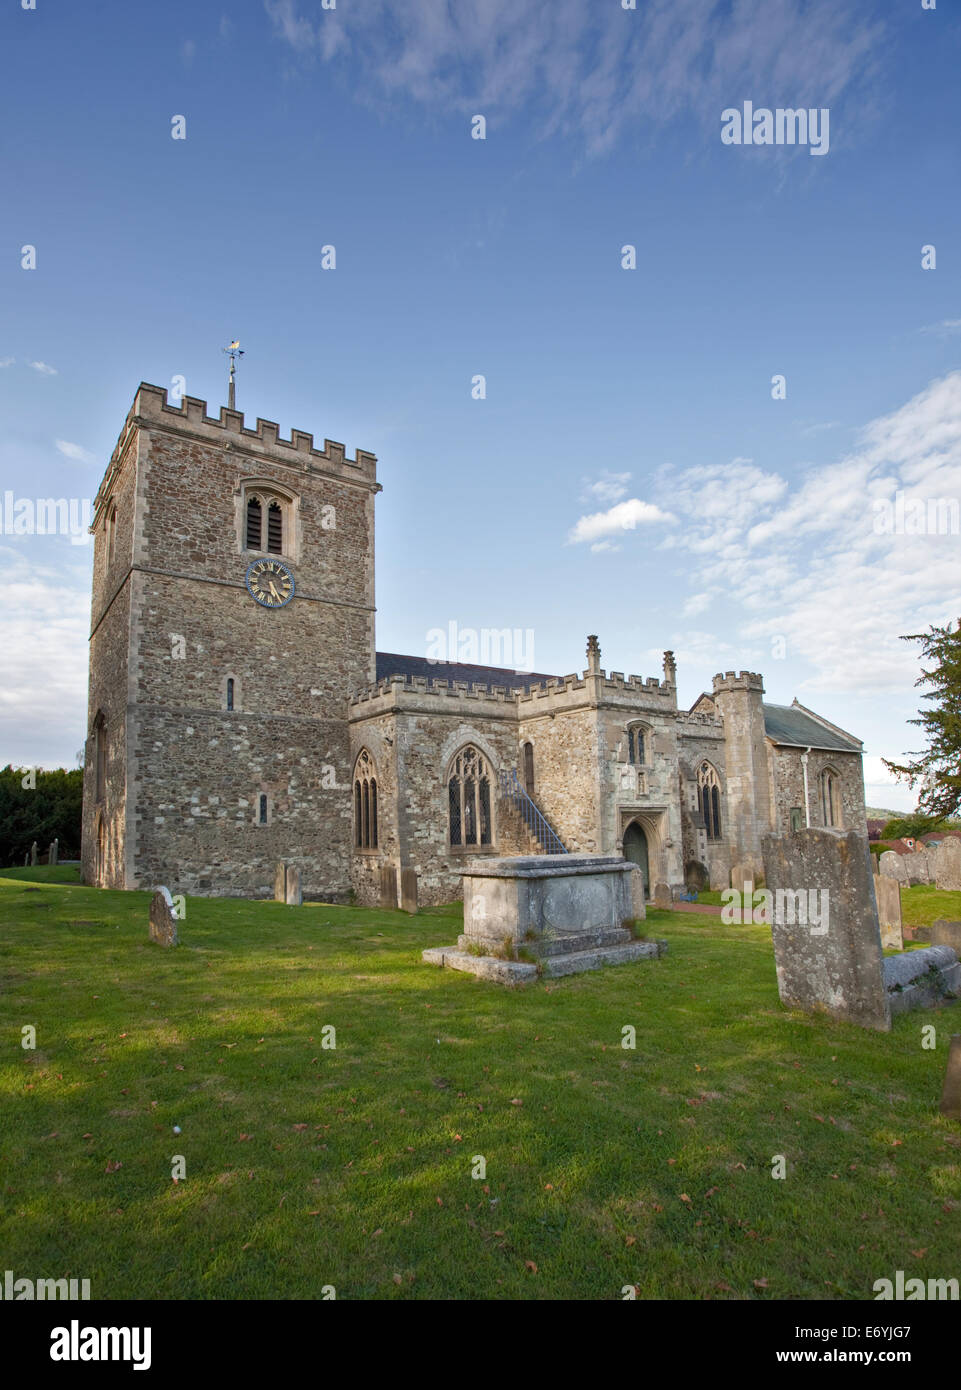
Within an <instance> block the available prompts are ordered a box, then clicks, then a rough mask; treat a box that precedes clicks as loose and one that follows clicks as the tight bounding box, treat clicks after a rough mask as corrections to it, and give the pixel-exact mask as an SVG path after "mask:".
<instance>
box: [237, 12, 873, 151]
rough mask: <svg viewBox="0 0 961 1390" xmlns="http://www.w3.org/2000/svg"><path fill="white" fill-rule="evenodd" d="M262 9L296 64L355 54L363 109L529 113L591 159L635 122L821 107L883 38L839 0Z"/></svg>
mask: <svg viewBox="0 0 961 1390" xmlns="http://www.w3.org/2000/svg"><path fill="white" fill-rule="evenodd" d="M265 9H266V11H267V14H268V15H269V16H270V19H271V20H272V22H273V26H274V32H275V33H276V35H277V36H278V37H279V38H280V39H282V40H283V41H284V42H285V43H287V44H288V45H289V46H290V47H291V48H292V49H293V50H294V51H295V52H296V53H297V54H298V55H299V56H301V57H302V58H305V59H313V58H315V57H319V58H320V59H321V60H322V61H327V60H329V59H331V58H333V57H334V56H335V55H340V54H344V55H346V54H348V53H349V54H350V55H351V56H352V57H353V58H355V59H356V60H357V61H358V63H359V65H360V66H361V67H362V69H363V71H364V74H365V79H366V80H365V84H364V97H365V98H367V99H369V97H370V95H371V93H372V92H373V91H377V92H379V94H380V95H381V96H385V97H388V98H390V97H393V96H398V95H406V96H409V97H412V98H413V99H414V100H416V101H420V102H423V103H424V104H425V105H426V104H431V105H436V106H442V107H444V108H446V109H447V110H451V109H455V110H460V111H468V110H470V111H472V112H486V113H487V114H488V118H489V120H496V119H498V118H500V117H501V116H503V115H505V114H507V113H510V112H512V111H515V110H518V109H519V108H521V107H524V106H530V107H532V108H534V109H535V110H537V111H539V113H540V120H539V130H540V133H541V134H542V135H550V134H553V133H555V132H562V133H570V132H576V133H577V134H578V135H579V136H580V137H581V138H582V140H583V141H584V143H585V144H586V147H587V149H588V151H589V152H591V153H594V154H597V153H601V152H603V151H604V150H607V149H609V148H610V147H611V146H612V145H613V144H614V143H615V142H616V141H617V139H618V138H619V137H620V135H621V134H622V133H625V132H628V131H631V130H636V129H637V128H638V125H639V123H640V122H644V123H645V124H648V125H650V124H651V123H652V122H653V123H657V124H663V123H664V122H667V121H670V120H673V119H674V118H676V117H677V116H679V115H682V114H686V113H693V114H694V115H695V116H696V118H697V119H699V120H700V121H701V122H703V123H706V124H708V125H709V126H710V125H714V126H716V129H717V132H718V138H720V137H719V132H720V113H721V111H722V110H723V109H724V108H725V107H727V106H729V105H730V104H731V101H732V100H740V99H741V94H745V95H750V94H752V93H756V94H763V95H764V97H765V98H767V99H768V104H769V105H778V104H782V105H789V106H798V105H818V106H829V105H830V104H831V103H832V102H834V101H836V100H837V98H838V97H839V96H840V95H841V93H843V92H846V91H848V90H849V89H850V88H851V87H852V86H854V85H855V84H857V83H858V82H860V81H862V80H864V79H866V78H869V77H870V76H871V75H873V71H874V68H875V65H876V63H877V61H878V56H879V54H880V52H881V46H882V42H883V39H884V35H885V30H884V26H883V24H882V23H881V22H879V21H877V20H876V19H873V18H870V17H868V18H865V17H864V16H863V15H862V14H860V13H858V11H857V9H856V8H852V7H850V6H843V5H837V4H836V3H835V0H737V3H735V4H733V5H732V4H731V3H730V0H644V4H643V5H641V6H639V7H638V8H637V10H635V11H625V10H624V9H623V8H622V7H621V6H619V5H616V4H614V3H609V4H606V5H598V4H597V3H596V0H552V3H551V4H550V5H525V4H520V5H519V4H517V3H516V0H458V3H457V4H456V5H451V4H448V3H447V0H419V3H417V4H407V5H398V4H396V0H366V3H365V4H363V5H351V6H342V7H339V8H337V9H331V10H325V11H321V10H319V8H318V7H317V6H315V5H313V6H310V7H309V9H308V8H307V7H306V6H305V4H303V3H301V0H265ZM782 96H783V98H784V100H783V101H780V98H781V97H782ZM780 153H781V154H782V155H783V153H784V151H783V149H782V150H781V151H780Z"/></svg>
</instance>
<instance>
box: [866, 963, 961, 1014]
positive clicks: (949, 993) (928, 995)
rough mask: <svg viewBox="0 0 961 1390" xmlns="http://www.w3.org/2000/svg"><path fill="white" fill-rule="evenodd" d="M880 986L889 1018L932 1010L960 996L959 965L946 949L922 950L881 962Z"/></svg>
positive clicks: (960, 975) (960, 967)
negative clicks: (915, 1011) (888, 1006)
mask: <svg viewBox="0 0 961 1390" xmlns="http://www.w3.org/2000/svg"><path fill="white" fill-rule="evenodd" d="M884 984H885V988H886V990H887V994H888V1002H889V1004H890V1007H891V1012H892V1014H902V1013H906V1012H907V1011H908V1010H909V1009H934V1008H937V1007H938V1005H939V1004H944V1003H945V1002H947V1001H949V1000H952V999H957V998H958V996H959V995H961V965H959V964H958V957H957V953H956V952H955V951H954V950H952V948H951V947H950V946H925V947H922V949H921V950H920V951H904V952H902V954H901V955H899V956H886V957H885V959H884Z"/></svg>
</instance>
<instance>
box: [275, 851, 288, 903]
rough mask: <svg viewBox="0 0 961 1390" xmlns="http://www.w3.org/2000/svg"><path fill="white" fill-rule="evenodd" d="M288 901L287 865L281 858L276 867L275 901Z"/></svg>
mask: <svg viewBox="0 0 961 1390" xmlns="http://www.w3.org/2000/svg"><path fill="white" fill-rule="evenodd" d="M286 901H287V865H286V864H285V863H284V861H283V860H282V859H281V860H280V861H279V862H278V864H277V867H276V869H274V902H275V903H285V902H286Z"/></svg>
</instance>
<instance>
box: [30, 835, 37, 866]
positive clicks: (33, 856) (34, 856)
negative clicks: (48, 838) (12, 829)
mask: <svg viewBox="0 0 961 1390" xmlns="http://www.w3.org/2000/svg"><path fill="white" fill-rule="evenodd" d="M37 858H38V852H37V842H36V840H34V842H33V844H32V845H31V846H30V863H31V864H36V862H37Z"/></svg>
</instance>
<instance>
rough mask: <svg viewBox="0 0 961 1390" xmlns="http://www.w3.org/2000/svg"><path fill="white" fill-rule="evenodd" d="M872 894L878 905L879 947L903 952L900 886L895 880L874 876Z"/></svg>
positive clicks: (879, 875)
mask: <svg viewBox="0 0 961 1390" xmlns="http://www.w3.org/2000/svg"><path fill="white" fill-rule="evenodd" d="M874 894H875V897H876V898H877V903H878V922H879V924H880V927H881V945H882V946H883V947H884V948H885V949H886V950H892V949H893V950H895V951H903V950H904V935H903V932H902V929H901V885H900V883H898V881H897V879H896V878H884V876H883V875H882V874H875V876H874Z"/></svg>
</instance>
